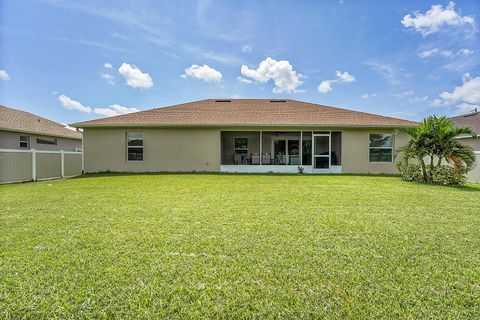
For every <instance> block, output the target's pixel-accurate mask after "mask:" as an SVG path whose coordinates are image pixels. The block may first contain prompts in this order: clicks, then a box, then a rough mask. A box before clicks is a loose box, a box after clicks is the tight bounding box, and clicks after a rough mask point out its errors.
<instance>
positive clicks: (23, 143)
mask: <svg viewBox="0 0 480 320" xmlns="http://www.w3.org/2000/svg"><path fill="white" fill-rule="evenodd" d="M20 148H22V149H29V148H30V137H29V136H20Z"/></svg>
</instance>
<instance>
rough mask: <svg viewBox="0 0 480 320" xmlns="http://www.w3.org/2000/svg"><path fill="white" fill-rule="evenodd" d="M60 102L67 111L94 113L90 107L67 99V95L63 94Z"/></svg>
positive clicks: (59, 98)
mask: <svg viewBox="0 0 480 320" xmlns="http://www.w3.org/2000/svg"><path fill="white" fill-rule="evenodd" d="M58 100H59V101H60V103H61V104H62V105H63V106H64V107H65V108H67V109H69V110H77V111H80V112H85V113H91V112H92V108H90V107H88V106H84V105H83V104H81V103H80V102H78V101H75V100H72V99H70V98H69V97H67V96H66V95H64V94H62V95H61V96H59V97H58Z"/></svg>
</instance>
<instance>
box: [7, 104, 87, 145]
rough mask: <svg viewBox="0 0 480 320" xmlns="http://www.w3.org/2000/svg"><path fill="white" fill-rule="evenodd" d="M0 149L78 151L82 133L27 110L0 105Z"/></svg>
mask: <svg viewBox="0 0 480 320" xmlns="http://www.w3.org/2000/svg"><path fill="white" fill-rule="evenodd" d="M0 149H25V150H28V149H36V150H64V151H79V150H81V149H82V133H81V132H78V131H73V130H70V129H67V128H65V126H64V125H61V124H60V123H57V122H54V121H51V120H48V119H45V118H42V117H39V116H36V115H34V114H31V113H29V112H25V111H21V110H16V109H12V108H7V107H4V106H0Z"/></svg>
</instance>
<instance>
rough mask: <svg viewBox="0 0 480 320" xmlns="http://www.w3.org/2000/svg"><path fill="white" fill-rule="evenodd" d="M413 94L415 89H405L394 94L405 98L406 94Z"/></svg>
mask: <svg viewBox="0 0 480 320" xmlns="http://www.w3.org/2000/svg"><path fill="white" fill-rule="evenodd" d="M412 94H413V91H412V90H410V91H404V92H400V93H397V94H395V95H394V96H395V97H397V98H403V97H406V96H410V95H412Z"/></svg>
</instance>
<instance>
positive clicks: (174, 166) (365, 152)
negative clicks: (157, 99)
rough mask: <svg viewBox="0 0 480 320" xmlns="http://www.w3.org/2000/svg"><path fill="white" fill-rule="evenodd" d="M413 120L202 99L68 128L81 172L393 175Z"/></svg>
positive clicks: (303, 105)
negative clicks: (79, 147)
mask: <svg viewBox="0 0 480 320" xmlns="http://www.w3.org/2000/svg"><path fill="white" fill-rule="evenodd" d="M414 125H416V123H415V122H412V121H407V120H401V119H396V118H391V117H385V116H380V115H374V114H369V113H364V112H358V111H352V110H347V109H342V108H334V107H329V106H324V105H318V104H313V103H307V102H301V101H295V100H269V99H231V100H230V99H228V100H213V99H210V100H202V101H195V102H190V103H184V104H179V105H174V106H168V107H161V108H155V109H151V110H147V111H142V112H136V113H131V114H126V115H120V116H115V117H109V118H103V119H97V120H92V121H85V122H80V123H75V124H72V126H74V127H77V128H83V130H84V131H83V139H84V143H83V144H84V170H85V172H87V173H88V172H104V171H113V172H162V171H168V172H191V171H207V172H286V173H294V172H297V171H298V167H302V168H304V172H305V173H396V168H395V166H394V158H395V150H396V149H397V148H398V147H399V146H401V145H402V144H404V143H405V142H406V140H407V138H406V137H405V136H403V135H394V129H395V128H398V127H401V126H414Z"/></svg>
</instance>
